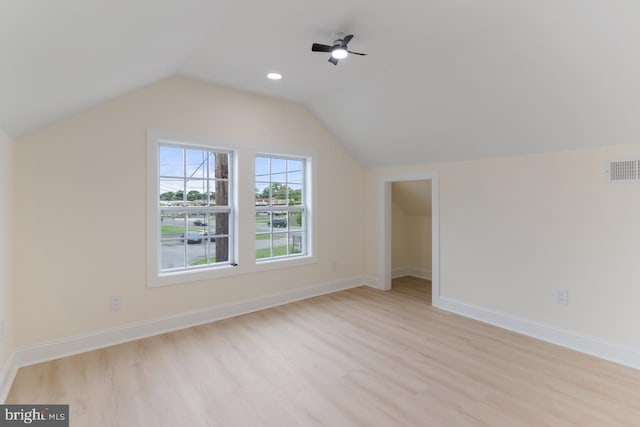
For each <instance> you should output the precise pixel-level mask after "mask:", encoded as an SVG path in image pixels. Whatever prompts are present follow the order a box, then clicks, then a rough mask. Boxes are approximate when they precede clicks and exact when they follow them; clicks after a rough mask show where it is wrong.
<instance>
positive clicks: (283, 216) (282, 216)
mask: <svg viewBox="0 0 640 427" xmlns="http://www.w3.org/2000/svg"><path fill="white" fill-rule="evenodd" d="M271 226H272V227H273V229H274V231H275V229H276V228H284V229H286V228H287V213H286V212H273V214H272V218H271Z"/></svg>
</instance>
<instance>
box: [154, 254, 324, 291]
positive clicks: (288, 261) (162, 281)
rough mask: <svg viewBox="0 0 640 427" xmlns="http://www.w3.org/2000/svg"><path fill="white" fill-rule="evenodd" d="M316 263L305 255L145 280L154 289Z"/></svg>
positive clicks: (309, 256)
mask: <svg viewBox="0 0 640 427" xmlns="http://www.w3.org/2000/svg"><path fill="white" fill-rule="evenodd" d="M316 262H318V260H317V257H315V256H312V255H307V256H300V257H295V258H280V259H270V260H265V261H259V262H256V261H254V265H253V266H250V267H249V268H247V267H245V268H241V267H240V266H233V265H223V266H220V267H215V268H210V269H201V270H192V271H180V272H175V273H164V274H160V275H150V276H149V278H148V280H147V287H148V288H156V287H161V286H170V285H181V284H187V283H192V282H200V281H204V280H212V279H219V278H222V277H230V276H238V275H240V274H250V273H258V272H261V271H270V270H282V269H285V268H295V267H301V266H304V265H310V264H315V263H316Z"/></svg>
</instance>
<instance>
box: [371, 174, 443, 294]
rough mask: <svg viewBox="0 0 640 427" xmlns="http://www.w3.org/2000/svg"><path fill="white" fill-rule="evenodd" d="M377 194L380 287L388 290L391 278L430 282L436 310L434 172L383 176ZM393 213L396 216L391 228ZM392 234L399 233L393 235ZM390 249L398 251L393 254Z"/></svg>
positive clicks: (437, 264) (437, 266) (437, 239)
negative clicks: (378, 194) (379, 213)
mask: <svg viewBox="0 0 640 427" xmlns="http://www.w3.org/2000/svg"><path fill="white" fill-rule="evenodd" d="M394 190H395V194H396V200H395V202H394ZM380 192H381V194H380V196H381V197H380V200H381V209H380V211H381V212H382V215H381V221H380V236H381V245H380V264H379V265H380V276H379V277H380V279H381V283H380V285H381V286H380V287H381V288H382V289H383V290H390V289H391V285H392V279H393V277H399V276H410V277H418V278H419V279H431V304H432V305H433V306H434V307H438V306H439V302H440V257H439V253H440V236H439V230H440V219H439V192H438V173H437V172H422V173H415V174H398V175H389V176H385V177H383V178H382V179H381V182H380ZM394 203H395V206H394ZM394 210H395V212H394ZM394 213H395V214H396V218H395V223H396V224H395V227H394V215H393V214H394ZM428 214H430V216H429V215H428ZM403 215H404V216H403ZM414 217H415V218H414ZM394 228H395V230H394ZM394 231H395V232H396V233H400V234H397V235H395V236H394ZM403 233H404V235H403ZM394 237H395V238H394ZM394 243H395V245H394ZM400 245H404V248H399V246H400ZM394 246H395V248H396V249H398V251H397V252H395V253H394V250H393V249H394ZM394 256H395V260H394ZM394 261H395V262H394Z"/></svg>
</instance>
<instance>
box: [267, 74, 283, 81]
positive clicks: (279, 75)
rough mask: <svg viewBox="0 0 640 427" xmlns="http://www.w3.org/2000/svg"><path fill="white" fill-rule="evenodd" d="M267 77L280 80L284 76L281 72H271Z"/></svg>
mask: <svg viewBox="0 0 640 427" xmlns="http://www.w3.org/2000/svg"><path fill="white" fill-rule="evenodd" d="M267 78H268V79H269V80H280V79H281V78H282V74H280V73H269V74H267Z"/></svg>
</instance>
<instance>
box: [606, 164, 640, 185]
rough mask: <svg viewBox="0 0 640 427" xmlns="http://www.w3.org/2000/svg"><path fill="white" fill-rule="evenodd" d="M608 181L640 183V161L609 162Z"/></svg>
mask: <svg viewBox="0 0 640 427" xmlns="http://www.w3.org/2000/svg"><path fill="white" fill-rule="evenodd" d="M609 181H611V182H640V159H634V160H613V161H611V162H610V163H609Z"/></svg>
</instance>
